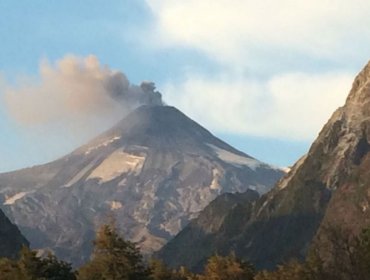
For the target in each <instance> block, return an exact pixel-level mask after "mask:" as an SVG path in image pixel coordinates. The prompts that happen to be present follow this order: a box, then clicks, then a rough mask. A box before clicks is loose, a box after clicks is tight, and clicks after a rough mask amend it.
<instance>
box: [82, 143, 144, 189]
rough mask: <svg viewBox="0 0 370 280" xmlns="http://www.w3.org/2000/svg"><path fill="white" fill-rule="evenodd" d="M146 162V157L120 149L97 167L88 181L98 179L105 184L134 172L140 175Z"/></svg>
mask: <svg viewBox="0 0 370 280" xmlns="http://www.w3.org/2000/svg"><path fill="white" fill-rule="evenodd" d="M144 161H145V157H144V156H137V155H133V154H129V153H126V152H124V151H123V150H122V149H118V150H116V151H114V152H113V153H112V154H111V155H110V156H109V157H108V158H107V159H106V160H104V161H103V162H102V163H101V164H100V165H99V166H98V167H96V168H95V169H94V170H93V171H92V173H91V174H90V176H89V177H88V178H87V179H93V178H97V179H99V180H100V182H101V183H104V182H109V181H111V180H113V179H115V178H117V177H118V176H120V175H122V174H123V173H127V172H134V173H135V174H139V173H140V171H141V169H142V167H143V164H144Z"/></svg>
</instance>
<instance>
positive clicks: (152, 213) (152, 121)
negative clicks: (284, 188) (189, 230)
mask: <svg viewBox="0 0 370 280" xmlns="http://www.w3.org/2000/svg"><path fill="white" fill-rule="evenodd" d="M282 175H283V172H282V171H281V170H279V169H277V168H274V167H271V166H269V165H267V164H264V163H262V162H260V161H258V160H256V159H254V158H252V157H250V156H248V155H246V154H244V153H242V152H240V151H238V150H236V149H234V148H232V147H231V146H229V145H227V144H226V143H224V142H222V141H221V140H219V139H217V138H216V137H214V136H213V135H212V134H211V133H210V132H208V131H207V130H205V129H204V128H202V127H201V126H199V125H198V124H197V123H195V122H194V121H192V120H190V119H189V118H187V117H186V116H185V115H184V114H182V113H181V112H180V111H178V110H177V109H175V108H173V107H167V106H152V107H148V106H144V107H140V108H138V109H136V110H135V111H134V112H133V113H131V114H130V115H128V116H127V117H126V118H125V119H124V120H122V121H121V122H120V123H118V124H117V125H116V126H115V127H113V128H112V129H110V130H109V131H107V132H106V133H104V134H103V135H101V136H99V137H97V138H96V139H94V140H93V141H91V142H90V143H88V144H87V145H85V146H83V147H81V148H79V149H77V150H76V151H74V152H73V153H71V154H69V155H67V156H65V157H63V158H61V159H59V160H57V161H54V162H51V163H48V164H45V165H41V166H36V167H32V168H28V169H24V170H20V171H15V172H11V173H5V174H0V202H1V203H2V205H3V209H4V211H5V212H6V214H7V215H9V217H10V218H11V220H12V221H14V222H15V223H16V224H17V225H19V226H20V228H21V230H22V232H24V234H25V236H26V237H27V239H28V240H29V241H30V243H31V246H32V247H34V248H43V249H45V248H48V249H51V250H52V251H54V252H55V253H56V255H57V256H59V257H61V258H63V259H65V260H68V261H72V262H73V263H74V264H75V265H78V264H81V263H82V262H84V261H85V260H86V259H87V258H88V257H89V255H90V252H91V247H92V246H91V241H92V240H93V238H94V236H95V230H96V229H97V227H98V226H99V225H101V224H102V223H105V222H107V219H109V217H111V216H114V217H115V219H116V221H117V224H118V226H119V227H120V229H121V230H122V232H123V233H124V235H125V237H126V238H129V239H130V240H132V241H135V242H138V243H139V245H140V246H141V248H142V250H143V251H144V252H145V253H151V252H153V251H155V250H158V249H160V248H161V247H162V246H163V244H165V243H166V242H167V241H168V240H169V239H170V238H172V237H173V236H174V235H176V234H177V233H178V232H179V231H180V230H181V229H182V228H183V227H184V226H185V225H186V224H187V223H188V222H189V220H190V219H192V218H195V217H197V215H198V214H199V212H200V211H201V210H202V209H203V208H204V207H205V206H206V205H208V203H209V202H210V201H212V200H213V199H215V198H216V197H217V196H218V195H220V194H222V193H225V192H232V193H235V192H244V191H247V190H251V191H253V192H255V193H256V194H257V195H259V194H263V193H265V192H267V191H268V190H269V189H270V188H271V187H272V186H273V185H274V183H275V182H276V181H277V180H278V179H279V178H280V177H281V176H282Z"/></svg>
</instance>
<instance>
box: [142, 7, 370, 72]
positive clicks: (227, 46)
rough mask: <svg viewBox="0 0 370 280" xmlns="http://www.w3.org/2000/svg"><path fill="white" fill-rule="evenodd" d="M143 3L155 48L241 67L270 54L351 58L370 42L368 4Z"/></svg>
mask: <svg viewBox="0 0 370 280" xmlns="http://www.w3.org/2000/svg"><path fill="white" fill-rule="evenodd" d="M146 2H147V3H148V5H149V7H150V8H151V10H152V12H153V14H154V16H155V28H154V31H153V30H151V32H152V34H155V36H157V37H156V38H155V40H152V41H153V42H156V41H157V42H159V43H158V44H164V45H167V46H188V47H191V48H195V49H199V50H201V51H203V52H204V53H206V54H208V55H209V56H211V57H213V58H216V59H217V60H218V61H222V62H225V63H235V62H236V63H237V65H239V66H240V64H244V63H245V64H246V63H250V61H251V60H253V59H254V58H255V57H256V56H259V59H263V56H265V55H266V54H267V55H268V53H269V52H270V54H271V53H273V50H278V51H281V52H296V53H299V54H305V55H309V56H313V57H317V58H326V59H343V56H346V57H347V58H351V57H353V56H357V55H358V54H359V53H361V51H363V50H364V49H365V47H366V46H367V45H368V43H369V42H370V33H369V32H368V26H369V24H370V17H369V16H368V11H369V9H370V2H368V1H363V0H351V1H350V0H336V1H331V0H330V1H329V0H311V1H305V0H279V1H276V0H262V1H256V0H217V1H214V0H202V1H199V0H187V1H176V0H175V1H174V0H147V1H146ZM275 58H276V55H275Z"/></svg>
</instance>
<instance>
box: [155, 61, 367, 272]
mask: <svg viewBox="0 0 370 280" xmlns="http://www.w3.org/2000/svg"><path fill="white" fill-rule="evenodd" d="M369 81H370V63H369V64H367V65H366V66H365V68H364V69H363V70H362V71H361V72H360V73H359V74H358V75H357V76H356V78H355V80H354V82H353V87H352V89H351V91H350V93H349V96H348V98H347V101H346V103H345V105H344V106H342V107H340V108H339V109H337V110H336V111H335V112H334V113H333V115H332V116H331V118H330V119H329V120H328V122H327V123H326V124H325V125H324V127H323V129H322V130H321V132H320V133H319V135H318V137H317V139H316V140H315V141H314V142H313V144H312V146H311V147H310V149H309V151H308V153H307V154H306V155H305V156H303V157H302V158H301V159H300V160H299V161H298V162H297V163H296V164H295V165H294V166H293V167H292V170H291V171H290V172H289V173H288V174H287V175H286V176H285V177H283V178H282V179H281V180H280V181H279V182H278V183H277V184H276V186H275V187H274V188H273V189H272V190H271V191H270V192H268V193H267V194H265V195H263V196H262V197H261V198H260V199H259V200H257V201H256V202H254V203H253V208H252V211H251V213H250V214H248V215H249V216H248V217H249V218H248V220H247V221H244V220H243V217H241V218H240V226H239V228H235V229H234V232H232V233H230V234H228V235H225V234H224V233H223V232H222V231H220V232H216V233H214V234H213V235H214V236H213V238H214V239H217V240H223V241H222V242H221V243H217V242H215V243H211V244H209V246H210V247H213V249H214V250H215V251H218V252H220V253H223V254H227V253H228V252H229V251H230V250H231V249H232V248H235V253H236V254H237V255H238V256H240V257H243V258H246V259H249V260H250V261H252V262H253V263H254V264H255V265H256V266H257V267H258V268H274V267H276V265H278V264H280V263H282V262H284V261H288V260H289V259H291V258H297V259H299V260H303V259H304V258H305V256H306V255H307V252H308V250H309V248H310V246H311V244H312V242H314V241H315V240H317V238H318V235H320V234H322V232H324V230H323V229H324V227H325V226H327V225H330V224H337V225H340V226H344V225H345V226H346V227H348V228H350V229H352V230H353V231H357V232H358V231H359V230H360V229H361V227H363V226H366V225H367V224H370V213H369V212H368V209H369V208H370V207H369V206H370V198H369V196H370V184H369V182H370V175H369V172H368V171H367V170H369V169H368V167H370V153H369V151H370V144H369V142H370V110H369V109H368V108H369V106H368V105H369V104H370V82H369ZM356 181H357V183H356ZM358 182H362V184H358ZM232 211H233V210H232V209H231V210H230V212H232ZM200 215H202V214H200ZM185 230H188V229H187V228H185ZM179 235H181V232H180V233H179ZM179 235H177V236H176V237H175V238H174V239H173V240H172V241H170V242H169V243H168V244H167V245H166V246H164V247H163V248H162V249H161V251H160V252H159V256H160V257H161V258H162V259H163V260H164V261H165V262H166V263H168V264H169V265H171V266H174V267H177V266H179V265H185V266H189V267H196V266H197V265H198V263H200V262H201V261H202V259H201V258H198V257H197V256H200V255H203V256H204V254H202V252H201V251H197V249H198V248H196V247H195V248H194V249H193V250H191V249H190V250H188V251H187V252H186V255H187V256H188V257H189V258H192V260H191V262H190V261H186V257H184V256H179V257H177V256H176V255H173V254H171V246H177V247H181V246H182V245H184V244H182V243H181V240H180V239H179ZM226 237H227V238H226ZM177 240H178V242H179V244H177ZM181 244H182V245H181ZM187 248H191V244H187ZM190 256H191V257H190ZM189 258H188V259H189Z"/></svg>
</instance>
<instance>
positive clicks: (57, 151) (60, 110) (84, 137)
mask: <svg viewBox="0 0 370 280" xmlns="http://www.w3.org/2000/svg"><path fill="white" fill-rule="evenodd" d="M0 78H1V77H0ZM0 101H1V103H2V104H0V105H1V106H0V108H3V110H4V105H5V110H4V112H5V117H6V118H7V119H8V120H9V123H10V124H11V126H12V127H13V128H14V129H15V130H14V135H13V136H9V137H10V138H11V137H13V138H11V139H14V140H16V141H13V142H15V143H18V144H17V145H18V146H16V147H13V148H9V149H12V150H14V153H13V154H12V153H11V157H13V156H14V158H17V157H19V155H22V158H23V160H22V162H17V163H15V164H14V165H11V166H9V167H7V169H14V168H19V167H23V166H30V165H33V164H39V163H44V162H47V161H50V160H53V159H55V158H57V157H60V156H63V155H65V154H66V153H69V152H71V151H72V150H74V149H75V148H77V147H78V146H81V145H83V144H86V143H87V141H89V140H91V139H92V138H94V137H96V136H97V135H99V134H100V133H102V132H104V131H106V130H108V129H110V128H111V127H112V126H114V125H115V124H116V123H117V122H119V121H120V120H121V119H122V118H124V117H125V116H126V115H127V114H128V113H130V112H131V111H132V110H134V109H135V108H137V107H139V106H141V105H163V103H162V97H161V94H160V93H159V92H158V91H156V90H155V85H154V83H152V82H142V83H141V85H133V84H130V82H129V81H128V79H127V77H126V76H125V74H123V73H122V72H120V71H116V70H112V69H110V68H109V67H108V66H103V65H101V64H100V63H99V60H98V59H97V58H96V57H95V56H92V55H90V56H87V57H83V58H82V57H76V56H72V55H68V56H65V57H64V58H62V59H61V60H59V61H56V62H55V63H50V62H49V61H47V60H44V61H42V62H41V63H40V67H39V76H38V77H36V78H31V77H23V78H22V79H18V80H16V82H15V83H10V82H7V81H3V80H1V83H0ZM0 152H1V149H0ZM9 153H10V152H9Z"/></svg>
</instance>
